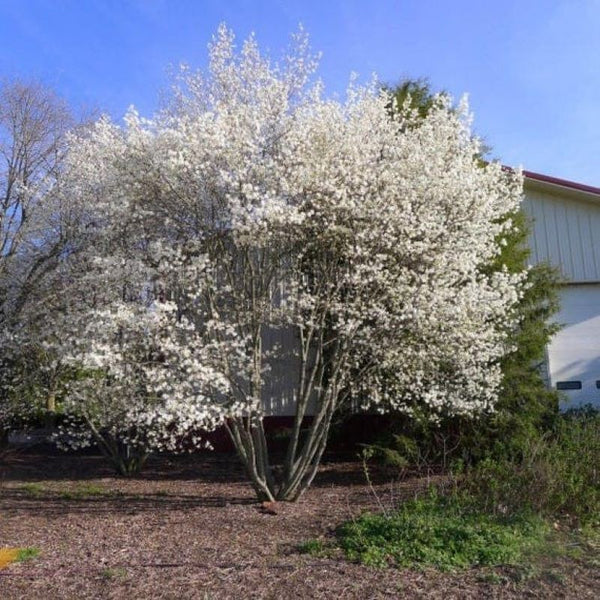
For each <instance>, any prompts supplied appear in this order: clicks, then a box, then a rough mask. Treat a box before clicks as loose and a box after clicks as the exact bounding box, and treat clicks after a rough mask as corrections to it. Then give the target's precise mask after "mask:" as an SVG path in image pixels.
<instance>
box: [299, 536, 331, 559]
mask: <svg viewBox="0 0 600 600" xmlns="http://www.w3.org/2000/svg"><path fill="white" fill-rule="evenodd" d="M333 550H334V547H333V546H332V544H330V543H327V542H325V541H324V540H308V541H307V542H303V543H302V544H300V545H299V546H298V551H299V552H300V553H301V554H310V555H311V556H317V557H320V558H323V557H327V556H330V555H331V554H332V552H333Z"/></svg>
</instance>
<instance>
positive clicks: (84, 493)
mask: <svg viewBox="0 0 600 600" xmlns="http://www.w3.org/2000/svg"><path fill="white" fill-rule="evenodd" d="M112 494H113V492H111V491H110V490H107V489H106V488H103V487H101V486H99V485H96V484H93V483H80V484H78V485H76V486H75V487H73V488H71V489H69V490H63V491H60V492H59V494H58V495H59V496H60V497H61V498H63V499H64V500H83V499H85V498H94V497H98V496H108V495H112Z"/></svg>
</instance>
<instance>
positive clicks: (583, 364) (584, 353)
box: [548, 284, 600, 408]
mask: <svg viewBox="0 0 600 600" xmlns="http://www.w3.org/2000/svg"><path fill="white" fill-rule="evenodd" d="M561 303H562V307H561V311H560V313H559V314H558V317H557V320H558V322H559V323H561V324H562V325H563V329H562V330H561V331H559V332H558V333H557V334H556V336H555V337H554V338H553V339H552V342H551V344H550V346H549V348H548V367H549V375H550V384H551V385H552V387H555V388H556V389H558V390H561V391H562V394H563V400H564V402H563V407H564V408H570V407H576V406H580V405H582V404H587V403H591V404H594V405H596V406H597V407H600V284H588V285H569V286H568V287H565V288H564V289H563V291H562V292H561Z"/></svg>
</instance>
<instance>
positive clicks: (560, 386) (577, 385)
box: [556, 381, 598, 390]
mask: <svg viewBox="0 0 600 600" xmlns="http://www.w3.org/2000/svg"><path fill="white" fill-rule="evenodd" d="M596 385H598V382H597V383H596ZM556 389H557V390H580V389H581V381H559V382H557V384H556Z"/></svg>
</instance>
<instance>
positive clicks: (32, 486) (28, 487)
mask: <svg viewBox="0 0 600 600" xmlns="http://www.w3.org/2000/svg"><path fill="white" fill-rule="evenodd" d="M17 489H18V490H20V491H21V492H25V493H26V494H27V495H28V496H32V497H33V498H40V497H41V496H44V495H46V494H47V493H48V490H47V489H46V488H45V487H44V486H43V485H42V484H41V483H25V484H23V485H21V486H19V487H18V488H17Z"/></svg>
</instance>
